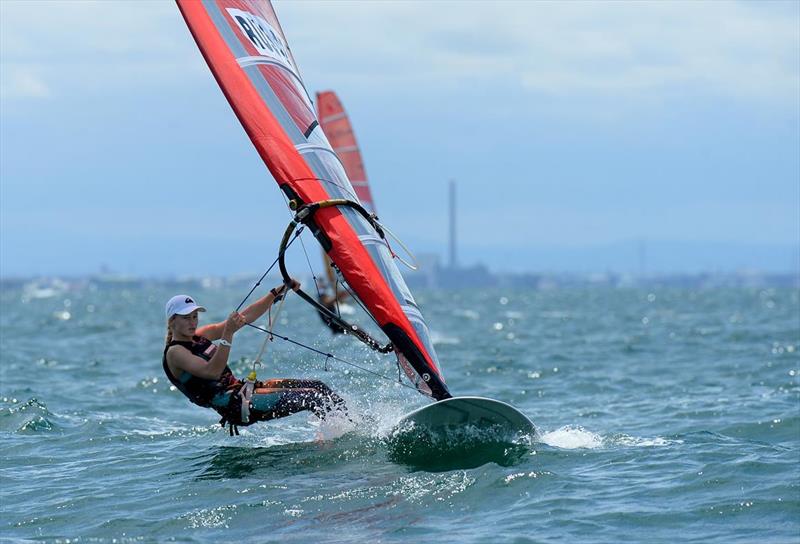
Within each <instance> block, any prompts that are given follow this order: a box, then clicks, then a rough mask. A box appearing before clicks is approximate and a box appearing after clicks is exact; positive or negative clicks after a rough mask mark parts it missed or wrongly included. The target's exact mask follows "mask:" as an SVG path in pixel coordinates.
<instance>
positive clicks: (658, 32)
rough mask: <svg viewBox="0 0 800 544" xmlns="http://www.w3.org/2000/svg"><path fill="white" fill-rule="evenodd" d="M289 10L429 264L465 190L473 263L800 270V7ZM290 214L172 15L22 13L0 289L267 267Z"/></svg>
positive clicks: (463, 242) (324, 5) (11, 5)
mask: <svg viewBox="0 0 800 544" xmlns="http://www.w3.org/2000/svg"><path fill="white" fill-rule="evenodd" d="M274 5H275V9H276V12H277V14H278V17H279V19H280V20H281V23H282V26H283V30H284V32H285V34H286V36H287V39H288V41H289V46H290V47H291V49H292V51H293V54H294V57H295V60H296V61H297V64H298V66H299V69H300V72H301V75H302V76H303V78H304V80H305V83H306V86H307V88H308V89H309V91H310V92H311V93H313V92H314V91H316V90H324V89H333V90H335V91H336V92H337V94H338V95H339V97H340V98H341V100H342V101H343V103H344V105H345V107H346V109H347V110H348V113H349V115H350V117H351V120H352V122H353V125H354V127H355V130H356V134H357V138H358V141H359V145H360V147H361V150H362V154H363V158H364V162H365V166H366V170H367V174H368V176H369V178H370V181H371V185H372V190H373V194H374V196H375V200H376V205H377V209H378V212H379V215H380V216H381V219H382V220H383V222H385V223H386V224H387V225H389V226H390V227H391V229H392V230H393V231H394V232H395V233H396V234H398V235H399V237H400V238H401V239H402V240H403V241H404V243H405V244H406V245H408V246H409V247H411V248H412V250H413V251H414V252H416V253H418V254H421V255H424V254H430V253H438V254H439V255H441V256H442V258H445V256H446V255H447V250H446V247H447V185H448V182H449V180H451V179H452V180H455V181H456V184H457V190H458V219H457V222H458V243H459V246H458V256H459V263H460V264H462V265H473V264H476V263H484V264H486V265H488V266H489V267H490V269H492V270H496V271H523V270H529V271H544V270H551V271H552V270H579V271H580V270H582V271H606V270H613V271H617V272H631V271H636V270H638V269H641V258H642V254H644V255H646V259H647V263H648V267H649V268H650V269H652V271H657V270H661V271H666V272H697V271H735V270H765V271H793V270H797V268H798V261H800V251H798V246H800V3H799V2H795V1H786V2H783V1H763V2H723V1H707V2H702V1H701V2H678V1H675V2H463V3H461V2H456V1H452V2H391V1H386V2H336V1H326V2H311V1H299V2H283V1H276V2H275V3H274ZM289 218H290V216H289V214H288V212H287V211H286V209H285V205H284V203H283V199H282V197H281V196H280V194H279V191H278V190H277V188H276V186H275V184H274V181H273V180H272V178H271V177H270V175H269V173H268V172H267V170H266V168H265V167H264V165H263V163H262V162H261V160H260V159H259V157H258V156H257V154H256V152H255V149H254V148H253V146H252V145H251V144H250V142H249V140H248V139H247V137H246V135H245V133H244V131H243V129H242V128H241V126H240V125H239V123H238V121H237V119H236V118H235V116H234V115H233V113H232V110H231V109H230V107H229V106H228V104H227V102H226V100H225V98H224V96H223V95H222V93H221V92H220V90H219V88H218V87H217V85H216V82H215V81H214V79H213V77H212V76H211V73H210V72H209V70H208V68H207V66H206V65H205V62H204V61H203V59H202V57H201V55H200V53H199V51H198V49H197V47H196V46H195V44H194V41H193V40H192V38H191V35H190V34H189V32H188V30H187V28H186V25H185V23H184V22H183V20H182V18H181V16H180V13H179V12H178V9H177V7H176V6H175V4H174V3H172V2H167V1H164V2H161V1H146V2H121V1H104V2H69V1H57V2H40V1H30V2H28V1H26V2H21V1H15V0H0V276H2V277H15V276H29V275H80V274H91V273H96V272H98V271H100V270H101V269H105V270H112V271H115V272H118V273H122V274H134V275H153V276H159V275H161V276H164V275H166V276H189V275H205V274H254V273H259V272H261V271H262V270H263V269H264V268H265V266H266V265H268V264H269V263H270V262H271V261H272V260H273V259H274V257H275V255H276V251H277V246H278V243H279V240H280V236H281V235H282V233H283V230H284V228H285V226H286V224H287V222H288V220H289ZM642 248H644V251H642Z"/></svg>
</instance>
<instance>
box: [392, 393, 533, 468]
mask: <svg viewBox="0 0 800 544" xmlns="http://www.w3.org/2000/svg"><path fill="white" fill-rule="evenodd" d="M535 432H536V429H535V427H534V425H533V422H531V420H530V419H528V417H527V416H526V415H525V414H523V413H522V412H520V411H519V410H517V409H516V408H514V407H513V406H511V405H510V404H506V403H505V402H501V401H498V400H494V399H489V398H483V397H453V398H449V399H445V400H441V401H439V402H435V403H433V404H429V405H427V406H423V407H422V408H419V409H417V410H414V411H413V412H411V413H409V414H407V415H405V416H403V417H402V418H401V419H400V421H399V422H398V423H397V425H396V426H395V428H394V430H393V432H392V434H391V436H390V439H389V445H390V456H391V457H392V459H393V460H395V461H397V462H401V463H404V464H409V465H412V466H414V467H415V468H420V469H425V470H434V471H435V470H453V469H456V468H474V467H477V466H480V465H482V464H485V463H488V462H495V463H498V464H500V465H510V464H513V463H514V462H516V461H517V460H518V459H519V458H520V457H521V456H523V455H524V454H526V453H527V452H528V449H529V447H530V446H531V444H532V443H533V438H534V435H535Z"/></svg>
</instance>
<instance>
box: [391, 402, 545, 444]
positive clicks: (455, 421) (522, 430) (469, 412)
mask: <svg viewBox="0 0 800 544" xmlns="http://www.w3.org/2000/svg"><path fill="white" fill-rule="evenodd" d="M412 426H413V427H414V428H417V429H426V430H428V431H429V432H432V433H436V432H438V431H442V430H448V429H454V428H463V427H475V428H478V429H498V430H500V431H501V432H503V433H504V434H506V433H508V434H515V435H528V436H530V437H533V435H534V433H535V432H536V428H535V427H534V425H533V422H532V421H531V420H530V419H528V416H526V415H525V414H523V413H522V412H520V411H519V410H517V409H516V408H514V407H513V406H511V405H510V404H506V403H505V402H501V401H499V400H494V399H489V398H485V397H452V398H449V399H444V400H440V401H438V402H434V403H433V404H428V405H427V406H423V407H422V408H419V409H417V410H414V411H413V412H411V413H409V414H406V415H405V416H403V417H402V418H400V421H398V422H397V425H396V426H395V428H396V429H404V428H409V427H412Z"/></svg>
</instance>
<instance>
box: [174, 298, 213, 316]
mask: <svg viewBox="0 0 800 544" xmlns="http://www.w3.org/2000/svg"><path fill="white" fill-rule="evenodd" d="M195 310H197V311H198V312H205V311H206V309H205V308H203V307H202V306H198V305H197V303H196V302H195V301H194V299H193V298H192V297H190V296H189V295H175V296H174V297H172V298H171V299H169V300H168V301H167V319H169V318H170V317H172V316H173V315H175V314H177V315H189V314H190V313H192V312H193V311H195Z"/></svg>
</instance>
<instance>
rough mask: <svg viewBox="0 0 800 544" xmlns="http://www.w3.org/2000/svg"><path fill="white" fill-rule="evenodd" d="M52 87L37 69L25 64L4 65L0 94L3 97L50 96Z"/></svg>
mask: <svg viewBox="0 0 800 544" xmlns="http://www.w3.org/2000/svg"><path fill="white" fill-rule="evenodd" d="M51 95H52V92H51V90H50V87H49V86H48V85H47V83H45V81H44V79H42V78H41V76H39V75H38V74H37V73H36V71H35V69H33V68H30V67H25V66H8V67H6V66H3V70H2V77H0V96H2V97H3V99H16V98H21V99H29V98H39V99H40V98H49V97H50V96H51Z"/></svg>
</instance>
